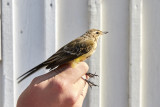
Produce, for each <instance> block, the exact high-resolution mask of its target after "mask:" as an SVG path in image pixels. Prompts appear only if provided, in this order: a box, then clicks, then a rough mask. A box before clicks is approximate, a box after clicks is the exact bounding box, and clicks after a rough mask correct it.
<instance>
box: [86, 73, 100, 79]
mask: <svg viewBox="0 0 160 107" xmlns="http://www.w3.org/2000/svg"><path fill="white" fill-rule="evenodd" d="M86 75H87V76H89V77H90V78H94V77H99V76H98V75H96V73H95V74H92V73H86Z"/></svg>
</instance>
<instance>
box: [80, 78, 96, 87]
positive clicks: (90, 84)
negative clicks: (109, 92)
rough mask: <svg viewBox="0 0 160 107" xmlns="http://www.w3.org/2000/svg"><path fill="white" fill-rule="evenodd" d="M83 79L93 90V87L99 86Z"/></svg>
mask: <svg viewBox="0 0 160 107" xmlns="http://www.w3.org/2000/svg"><path fill="white" fill-rule="evenodd" d="M81 78H82V79H83V80H84V81H86V82H87V83H88V85H89V86H90V87H91V88H92V86H98V85H96V84H94V83H93V82H91V81H88V80H87V79H85V78H83V77H81Z"/></svg>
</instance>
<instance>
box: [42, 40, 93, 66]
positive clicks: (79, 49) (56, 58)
mask: <svg viewBox="0 0 160 107" xmlns="http://www.w3.org/2000/svg"><path fill="white" fill-rule="evenodd" d="M93 45H94V41H92V40H85V41H84V40H81V39H76V40H74V41H71V42H70V43H68V44H67V45H65V46H64V47H62V48H61V49H59V50H58V51H57V52H56V53H55V54H54V55H52V56H51V57H50V58H48V59H47V60H46V61H45V62H44V64H46V65H47V64H48V66H47V67H46V68H47V69H49V68H54V67H56V66H58V65H62V64H64V63H67V62H69V61H72V60H73V59H75V58H78V57H79V56H82V55H84V54H86V53H88V52H89V51H90V50H92V48H93Z"/></svg>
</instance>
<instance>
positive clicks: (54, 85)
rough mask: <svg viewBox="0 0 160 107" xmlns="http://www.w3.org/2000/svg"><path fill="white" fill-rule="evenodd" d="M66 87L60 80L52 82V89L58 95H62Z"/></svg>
mask: <svg viewBox="0 0 160 107" xmlns="http://www.w3.org/2000/svg"><path fill="white" fill-rule="evenodd" d="M65 87H66V82H65V81H63V80H60V79H55V80H54V81H52V88H53V89H54V90H55V91H57V92H59V93H63V92H64V90H65Z"/></svg>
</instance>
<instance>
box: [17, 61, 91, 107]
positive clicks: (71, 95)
mask: <svg viewBox="0 0 160 107" xmlns="http://www.w3.org/2000/svg"><path fill="white" fill-rule="evenodd" d="M87 71H88V65H87V64H86V63H85V62H80V63H78V64H77V65H76V67H74V68H72V67H71V66H70V65H62V66H60V67H58V68H57V69H55V70H54V71H51V72H49V73H47V74H44V75H41V76H39V77H36V78H35V79H33V81H32V82H31V84H30V85H29V86H28V87H27V88H26V89H25V91H24V92H23V93H22V94H21V95H20V97H19V99H18V102H17V107H82V104H83V101H84V98H85V96H86V93H87V90H88V84H87V83H86V82H85V81H84V80H83V79H82V78H81V77H82V76H83V77H84V78H87V79H88V77H86V75H85V74H86V73H87ZM55 73H58V74H57V75H56V76H54V75H55Z"/></svg>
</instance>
